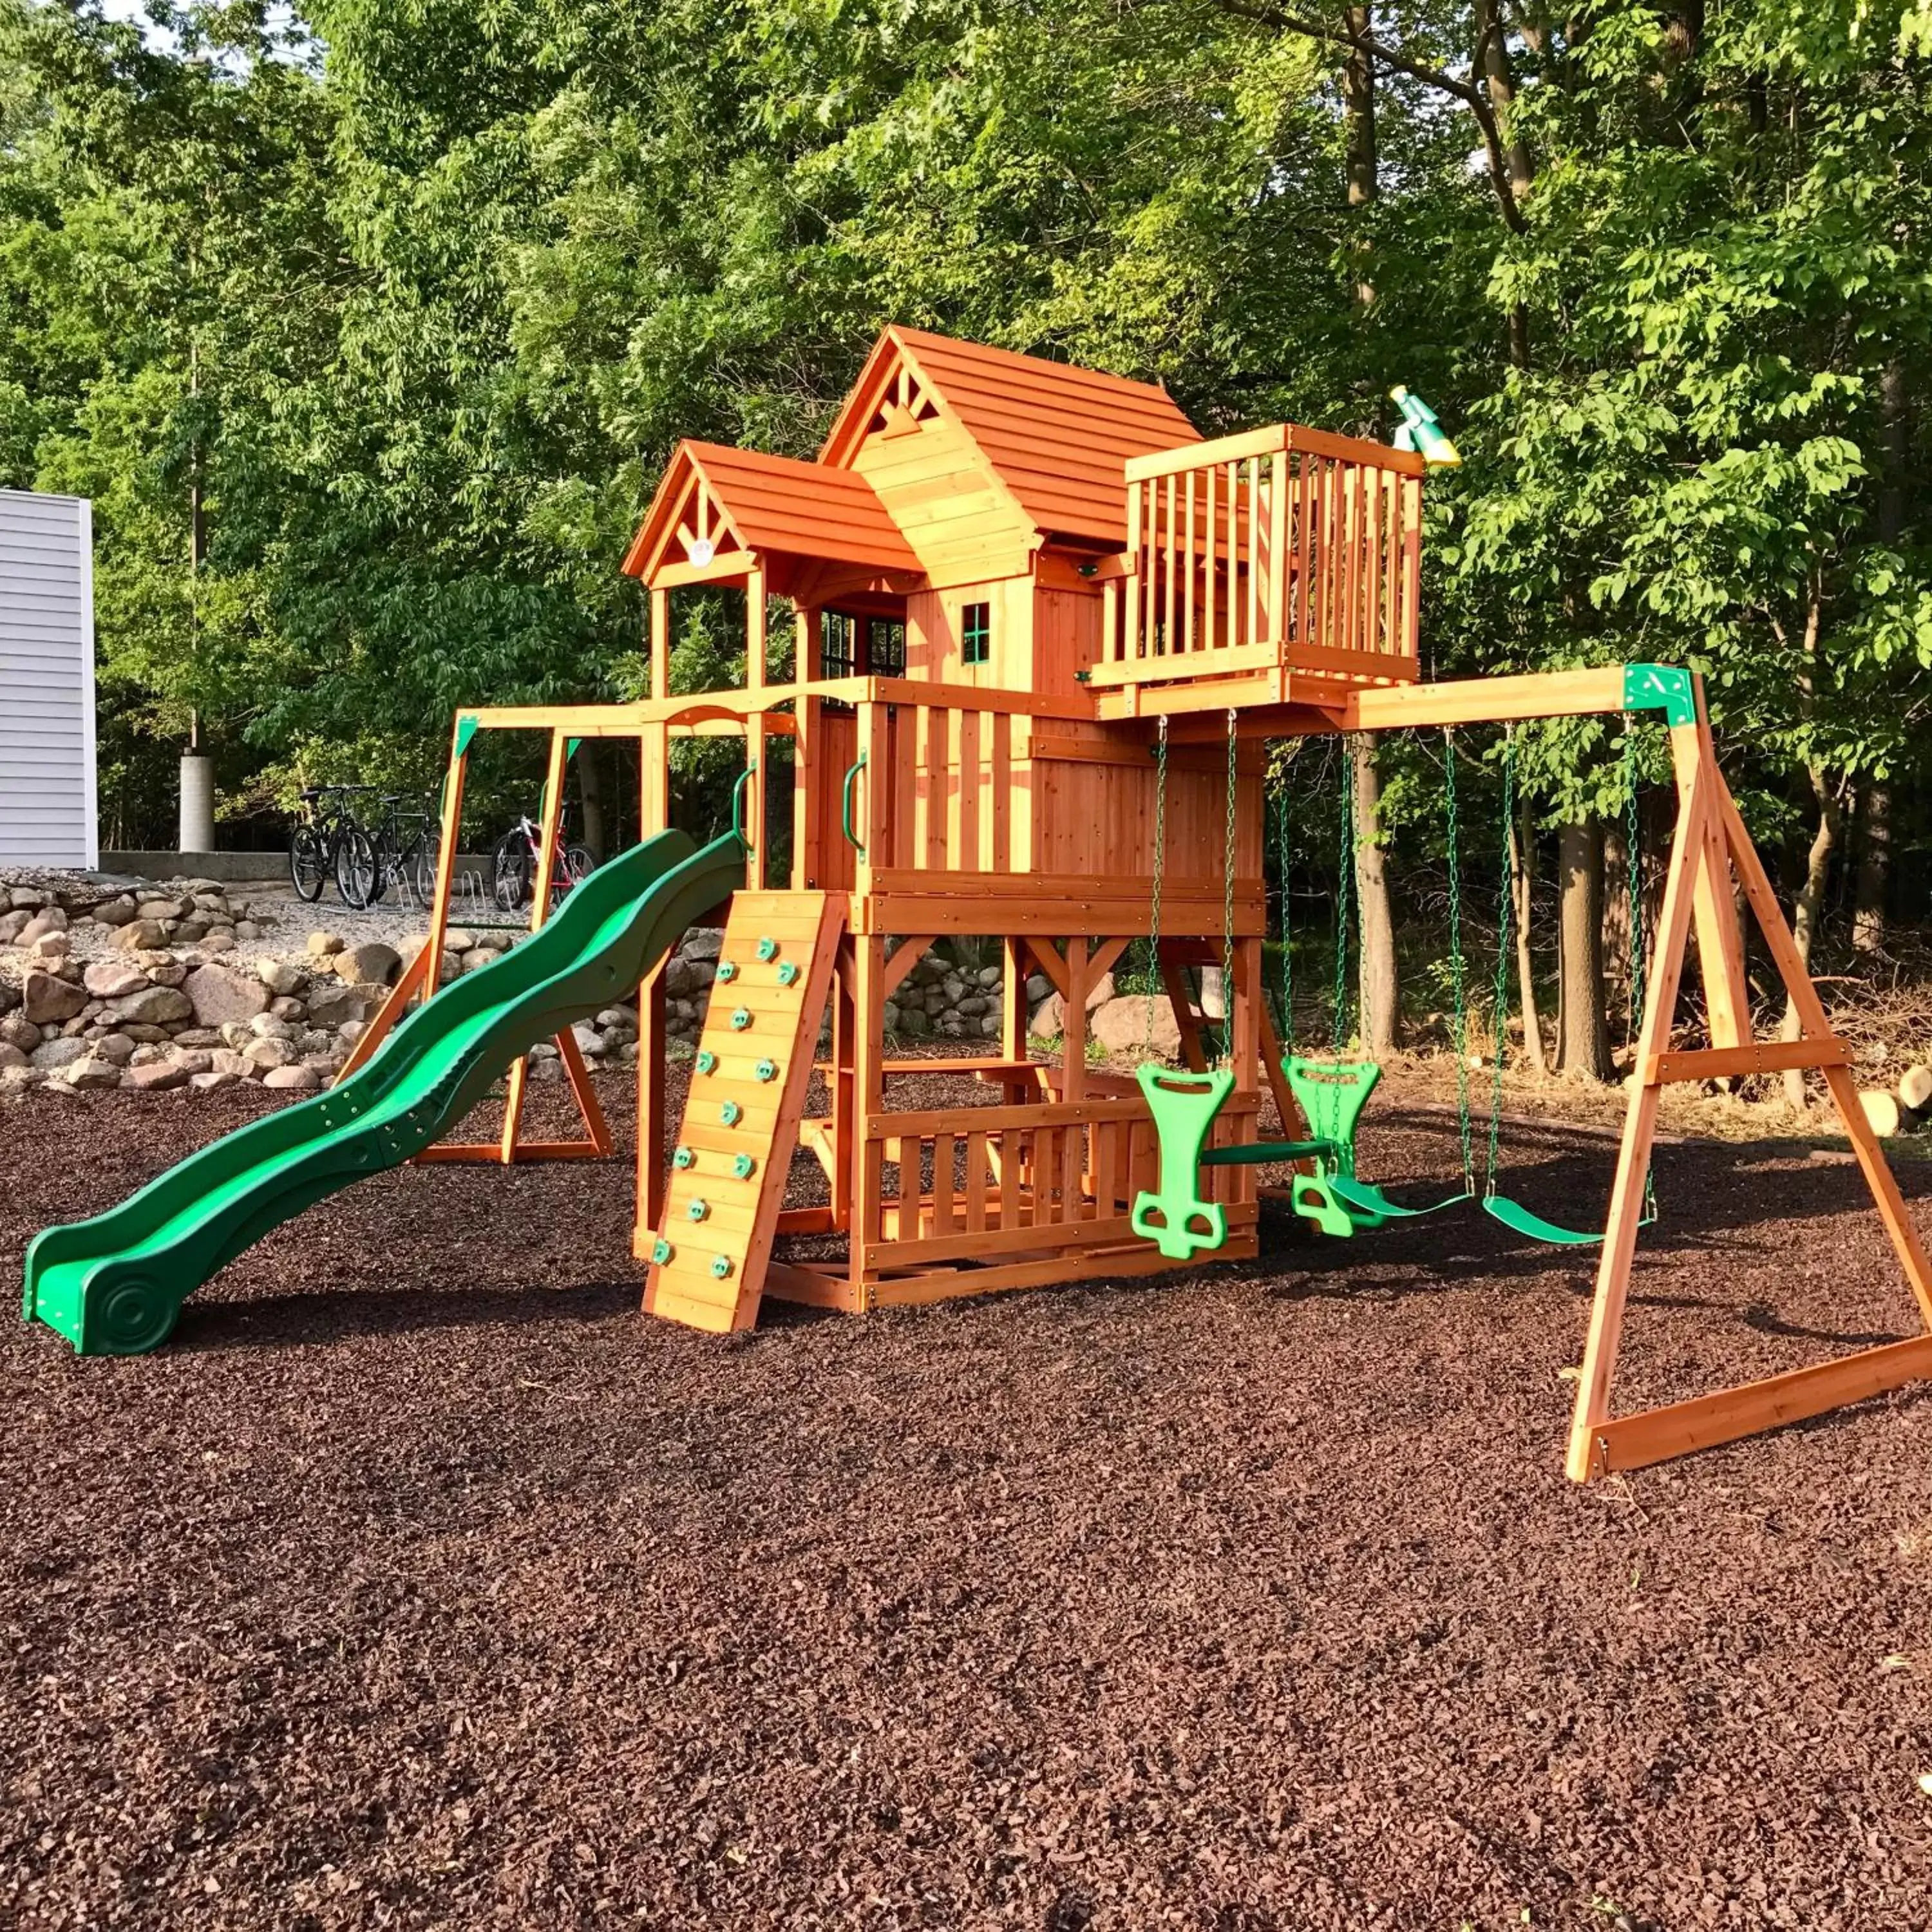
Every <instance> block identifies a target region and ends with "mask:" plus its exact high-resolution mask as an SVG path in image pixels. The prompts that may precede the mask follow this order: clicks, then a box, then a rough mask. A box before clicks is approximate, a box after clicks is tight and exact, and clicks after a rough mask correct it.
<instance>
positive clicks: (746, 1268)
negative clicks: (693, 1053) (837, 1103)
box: [644, 892, 844, 1334]
mask: <svg viewBox="0 0 1932 1932" xmlns="http://www.w3.org/2000/svg"><path fill="white" fill-rule="evenodd" d="M843 911H844V901H843V899H842V898H837V899H835V898H833V897H832V895H830V894H828V893H825V892H739V893H738V894H736V895H735V896H734V897H733V899H732V901H731V911H730V917H729V919H727V922H726V924H725V928H724V947H723V950H722V951H721V953H720V954H719V956H718V977H717V979H716V980H715V983H713V985H712V989H711V1004H710V1007H709V1010H708V1011H707V1012H706V1015H705V1019H704V1037H703V1039H702V1040H700V1041H699V1043H698V1049H697V1062H696V1064H695V1065H694V1067H692V1069H691V1092H690V1095H689V1097H688V1099H687V1100H685V1105H684V1121H683V1123H682V1126H681V1127H679V1130H678V1136H677V1144H676V1148H675V1149H674V1151H673V1154H672V1156H671V1175H670V1186H669V1187H668V1188H667V1190H666V1191H665V1199H664V1219H663V1220H662V1222H661V1223H659V1225H658V1231H657V1238H656V1241H655V1245H654V1246H653V1247H652V1251H651V1254H650V1256H649V1262H650V1269H649V1274H648V1276H647V1277H646V1282H645V1286H644V1307H645V1309H646V1311H647V1312H648V1313H650V1314H652V1315H661V1316H664V1317H666V1318H667V1319H668V1320H670V1321H673V1322H684V1323H686V1324H687V1325H688V1326H690V1327H691V1328H705V1329H709V1330H711V1331H714V1332H715V1333H718V1334H722V1333H723V1332H724V1331H726V1330H727V1329H731V1328H750V1327H751V1325H752V1324H753V1323H754V1322H756V1321H757V1319H758V1298H759V1296H760V1293H761V1292H762V1291H763V1286H764V1277H765V1265H766V1262H767V1261H768V1260H769V1258H770V1256H771V1250H772V1235H774V1234H775V1232H777V1229H778V1211H779V1209H780V1208H782V1207H783V1206H784V1193H785V1180H786V1176H787V1173H788V1172H789V1171H790V1166H791V1157H792V1150H793V1148H794V1147H795V1146H796V1144H797V1140H798V1122H799V1115H800V1113H801V1112H802V1111H803V1109H804V1106H805V1089H806V1087H807V1085H808V1083H809V1082H810V1081H811V1061H812V1052H813V1049H814V1047H815V1046H817V1040H818V1026H819V1022H820V1019H822V1018H823V1015H824V1012H825V1003H826V998H827V996H828V995H829V992H830V991H831V986H832V962H833V960H834V959H835V956H836V955H837V953H838V938H839V933H840V930H841V924H842V919H843Z"/></svg>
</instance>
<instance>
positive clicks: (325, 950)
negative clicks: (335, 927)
mask: <svg viewBox="0 0 1932 1932" xmlns="http://www.w3.org/2000/svg"><path fill="white" fill-rule="evenodd" d="M341 950H342V935H341V934H340V933H338V932H311V934H310V935H309V936H308V956H309V957H310V958H311V959H328V958H329V957H330V956H332V954H335V953H340V952H341Z"/></svg>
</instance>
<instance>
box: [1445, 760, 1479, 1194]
mask: <svg viewBox="0 0 1932 1932" xmlns="http://www.w3.org/2000/svg"><path fill="white" fill-rule="evenodd" d="M1442 754H1443V771H1444V774H1445V779H1446V781H1447V784H1448V808H1449V985H1450V991H1451V998H1452V1001H1453V1004H1454V1012H1453V1013H1451V1016H1450V1022H1449V1038H1450V1043H1451V1045H1452V1046H1454V1048H1455V1050H1456V1124H1457V1129H1458V1130H1459V1131H1460V1133H1461V1136H1462V1140H1463V1192H1464V1193H1466V1194H1470V1195H1473V1194H1474V1193H1475V1191H1476V1156H1475V1134H1474V1130H1473V1129H1472V1127H1471V1124H1470V1121H1469V989H1468V986H1467V974H1466V971H1465V970H1464V962H1463V858H1462V851H1463V829H1462V820H1461V818H1460V815H1459V814H1458V812H1457V804H1456V733H1454V731H1453V730H1451V728H1450V727H1448V725H1446V724H1445V726H1444V727H1443V728H1442Z"/></svg>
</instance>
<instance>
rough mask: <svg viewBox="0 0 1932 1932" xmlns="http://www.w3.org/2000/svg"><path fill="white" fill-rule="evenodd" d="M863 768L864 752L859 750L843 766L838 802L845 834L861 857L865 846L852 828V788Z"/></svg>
mask: <svg viewBox="0 0 1932 1932" xmlns="http://www.w3.org/2000/svg"><path fill="white" fill-rule="evenodd" d="M864 769H865V753H864V752H863V751H861V752H860V753H859V755H858V756H857V757H856V758H854V759H853V760H852V762H851V763H850V764H849V765H847V766H846V767H845V786H844V792H843V793H842V794H841V799H840V802H839V817H841V819H842V820H844V826H845V836H846V838H847V839H848V840H850V842H851V845H852V849H853V850H854V851H855V852H856V853H858V855H859V857H860V858H863V857H864V856H865V847H864V846H863V845H862V844H860V843H859V835H858V833H857V832H854V831H853V829H852V787H853V786H854V785H855V784H857V783H858V782H859V773H860V772H862V771H863V770H864Z"/></svg>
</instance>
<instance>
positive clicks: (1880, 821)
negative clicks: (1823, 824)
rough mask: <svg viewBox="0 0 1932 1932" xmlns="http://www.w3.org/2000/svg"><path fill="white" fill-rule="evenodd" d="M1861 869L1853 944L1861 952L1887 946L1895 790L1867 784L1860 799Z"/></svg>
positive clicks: (1856, 888) (1854, 891)
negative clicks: (1892, 810) (1892, 814)
mask: <svg viewBox="0 0 1932 1932" xmlns="http://www.w3.org/2000/svg"><path fill="white" fill-rule="evenodd" d="M1858 833H1859V846H1858V879H1857V882H1856V883H1855V886H1854V887H1853V889H1852V945H1853V946H1855V947H1857V949H1858V951H1859V952H1861V953H1878V952H1882V950H1884V947H1885V901H1886V897H1887V889H1888V886H1889V885H1890V883H1891V792H1890V790H1888V788H1887V787H1885V786H1884V785H1882V784H1870V785H1867V787H1865V793H1864V797H1863V798H1862V799H1860V800H1859V802H1858Z"/></svg>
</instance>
